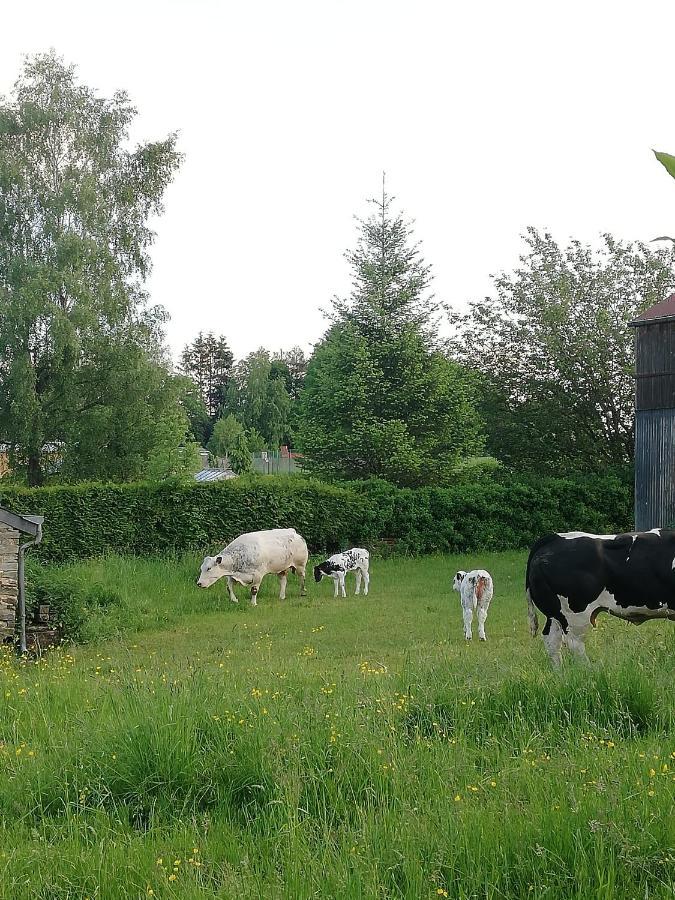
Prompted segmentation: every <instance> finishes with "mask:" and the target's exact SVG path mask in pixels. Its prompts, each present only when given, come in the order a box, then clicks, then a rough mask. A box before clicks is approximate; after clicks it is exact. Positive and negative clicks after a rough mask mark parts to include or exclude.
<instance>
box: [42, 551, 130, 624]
mask: <svg viewBox="0 0 675 900" xmlns="http://www.w3.org/2000/svg"><path fill="white" fill-rule="evenodd" d="M120 600H121V597H120V595H119V594H118V593H117V592H116V591H114V590H111V589H110V588H108V587H105V586H104V585H100V584H96V583H93V584H92V582H91V581H90V579H89V578H87V577H86V573H84V572H82V573H77V572H73V571H69V570H66V569H60V568H59V567H58V566H49V567H45V566H42V565H41V564H40V563H39V562H37V561H36V560H34V559H30V560H28V563H27V566H26V611H27V613H28V615H29V617H31V616H32V614H33V612H34V611H35V610H36V609H37V607H38V606H39V605H40V604H43V603H47V604H49V606H50V620H51V621H53V622H55V623H56V624H57V626H58V628H59V631H60V633H61V637H67V638H73V639H76V638H79V637H80V635H81V632H82V628H83V626H84V624H85V622H86V621H87V620H88V619H89V618H90V617H91V614H92V612H94V611H95V610H96V609H99V610H101V609H105V608H107V607H109V606H111V605H113V604H118V603H120Z"/></svg>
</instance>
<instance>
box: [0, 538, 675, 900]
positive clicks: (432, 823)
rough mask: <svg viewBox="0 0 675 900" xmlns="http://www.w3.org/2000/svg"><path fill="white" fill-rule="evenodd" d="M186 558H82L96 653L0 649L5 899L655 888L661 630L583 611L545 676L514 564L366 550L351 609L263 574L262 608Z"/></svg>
mask: <svg viewBox="0 0 675 900" xmlns="http://www.w3.org/2000/svg"><path fill="white" fill-rule="evenodd" d="M197 562H198V561H197V560H195V559H194V558H187V559H181V560H174V561H172V560H146V561H143V562H139V561H136V560H130V559H120V558H114V557H113V558H110V559H108V560H104V561H98V562H95V563H91V564H87V565H81V566H78V567H77V569H76V572H77V574H78V575H79V577H84V578H88V579H90V580H91V582H92V583H95V584H98V585H100V586H103V587H104V588H113V587H114V589H115V591H116V592H117V594H118V596H119V602H118V603H116V604H113V605H111V606H107V607H106V608H105V610H104V613H103V615H102V616H101V617H100V618H91V619H89V620H88V621H87V625H86V627H87V629H88V636H89V637H90V639H92V640H93V639H94V638H97V640H98V641H99V642H98V643H93V644H92V645H91V646H87V647H80V648H77V649H75V648H73V649H68V648H62V649H60V650H58V651H56V652H54V653H52V654H50V655H49V656H47V657H46V658H43V659H42V660H40V661H38V662H25V661H24V662H16V661H14V660H13V659H12V658H11V657H10V656H6V657H5V658H4V659H3V661H2V665H1V666H0V728H1V729H2V735H1V737H2V747H1V748H0V766H1V767H2V776H3V777H2V778H0V822H1V823H2V825H1V827H2V845H1V846H2V849H1V850H0V874H1V878H0V896H3V897H8V898H18V900H20V898H24V897H25V898H71V897H77V898H80V897H91V898H94V897H100V898H118V897H119V898H138V897H146V896H155V897H166V898H188V900H190V898H202V897H226V898H229V897H232V898H240V897H241V898H248V897H261V896H264V897H271V898H277V897H279V898H310V897H333V898H351V897H354V898H371V897H373V898H390V897H392V898H393V897H401V898H403V897H405V898H427V897H428V898H432V897H442V896H446V895H447V896H449V897H454V898H462V900H464V898H467V900H468V898H478V897H480V898H504V897H513V898H520V897H536V898H561V900H562V898H579V900H581V898H584V900H586V898H595V897H599V898H606V900H608V898H615V897H622V898H623V897H626V898H629V897H639V898H644V897H648V898H659V897H669V896H671V895H672V890H673V887H674V886H675V879H674V866H675V849H674V848H675V815H674V813H675V808H674V803H673V800H674V790H673V788H674V786H675V781H674V780H673V778H674V776H675V739H674V736H673V710H674V709H675V699H674V697H673V692H672V688H671V685H672V681H673V663H672V660H673V650H674V649H675V642H674V640H673V631H672V628H671V627H669V626H668V624H663V623H662V624H659V623H651V624H648V625H645V626H643V627H642V628H640V629H636V628H633V627H630V626H627V625H624V624H623V623H620V622H617V621H610V620H605V621H603V620H602V619H601V620H599V622H600V627H599V628H598V630H597V631H596V632H594V633H593V634H592V635H591V639H590V641H589V654H590V656H591V657H592V659H593V661H594V662H593V666H592V667H591V669H590V670H588V669H583V668H581V667H578V666H576V665H573V664H571V663H570V664H568V665H567V666H566V667H565V670H564V672H563V674H562V675H561V676H559V675H555V674H553V673H552V672H551V671H550V670H549V667H548V662H547V660H546V659H545V654H544V651H543V648H542V646H541V645H540V643H539V641H534V642H532V641H531V640H530V638H529V636H528V635H527V628H526V622H525V609H524V601H523V597H522V568H523V559H522V556H520V555H518V554H500V555H495V556H492V557H487V558H483V559H481V560H477V559H471V558H468V559H467V558H463V559H458V558H446V559H442V558H427V559H421V560H414V561H408V560H402V559H392V560H388V561H386V562H381V561H375V562H374V564H373V573H372V575H373V577H372V590H371V594H370V595H369V597H368V598H355V597H352V596H350V597H347V599H346V600H337V601H335V600H333V598H332V585H330V584H326V583H325V582H322V583H321V585H312V586H311V588H310V597H309V598H307V599H302V600H301V599H300V598H299V597H298V596H297V586H296V583H295V582H292V583H290V582H291V579H289V583H290V584H289V592H288V593H289V599H288V600H287V601H285V602H280V601H279V600H277V599H276V596H277V585H276V584H275V583H274V581H273V580H272V579H269V584H264V586H263V590H262V591H261V595H260V598H259V600H260V602H259V606H258V607H257V608H256V609H252V608H251V607H250V606H249V605H248V604H247V603H244V602H240V604H239V605H238V606H235V605H233V604H231V603H230V602H229V600H226V593H225V588H224V585H217V586H215V587H214V588H212V589H210V590H208V591H200V590H199V589H198V588H196V586H195V585H194V580H195V577H196V571H197V570H196V568H195V564H196V563H197ZM478 562H480V563H482V564H483V565H486V566H487V568H489V569H490V570H491V571H492V573H493V575H494V577H495V584H496V593H495V598H494V600H493V604H492V608H491V610H490V615H489V617H488V622H487V633H488V639H489V640H488V643H487V644H479V643H478V642H475V643H473V644H470V645H466V644H465V642H464V639H463V634H462V624H461V614H460V609H459V601H458V599H457V595H455V594H452V593H451V591H450V590H449V587H450V583H451V574H452V573H453V571H455V570H456V569H457V568H459V567H460V565H461V567H463V568H468V567H470V566H472V565H474V564H476V563H478ZM243 593H244V592H243V591H240V595H241V596H242V600H243V599H244V597H243ZM103 637H105V638H106V639H107V640H106V643H101V642H100V641H101V639H102V638H103ZM178 860H179V862H177V861H178ZM150 892H152V893H150Z"/></svg>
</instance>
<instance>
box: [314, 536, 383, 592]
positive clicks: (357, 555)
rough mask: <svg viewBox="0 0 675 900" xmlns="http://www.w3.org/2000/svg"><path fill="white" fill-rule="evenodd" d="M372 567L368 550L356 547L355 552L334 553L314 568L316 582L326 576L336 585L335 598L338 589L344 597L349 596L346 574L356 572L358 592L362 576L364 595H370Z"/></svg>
mask: <svg viewBox="0 0 675 900" xmlns="http://www.w3.org/2000/svg"><path fill="white" fill-rule="evenodd" d="M369 565H370V555H369V553H368V551H367V550H364V549H363V548H362V547H354V549H353V550H345V552H344V553H334V554H333V556H329V557H328V559H327V560H325V562H322V563H320V564H319V565H318V566H314V580H315V581H321V579H322V578H323V577H324V575H325V576H326V577H327V578H332V579H333V583H334V584H335V593H334V594H333V596H334V597H337V595H338V588H339V589H340V590H341V591H342V596H343V597H346V596H347V591H346V590H345V573H346V572H354V571H356V591H355V593H357V594H358V593H360V592H361V576H363V593H364V595H365V594H367V593H368V585H369V584H370V575H369V574H368V566H369Z"/></svg>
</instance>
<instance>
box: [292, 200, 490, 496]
mask: <svg viewBox="0 0 675 900" xmlns="http://www.w3.org/2000/svg"><path fill="white" fill-rule="evenodd" d="M372 202H373V203H374V204H375V206H376V211H375V213H374V214H373V215H372V216H371V217H370V218H368V219H366V220H361V221H359V240H358V243H357V246H356V249H355V250H353V251H351V252H349V253H347V254H346V258H347V259H348V260H349V262H350V264H351V266H352V270H353V279H352V291H351V293H350V295H349V297H347V298H344V299H341V298H336V299H335V300H334V302H333V308H332V310H331V311H330V313H329V318H330V321H331V326H330V328H329V330H328V332H327V333H326V335H325V337H324V339H323V341H322V342H321V343H320V344H319V345H318V346H317V348H316V350H315V352H314V356H313V357H312V359H311V361H310V364H309V367H308V371H307V376H306V379H305V382H304V387H303V392H302V396H301V405H300V426H299V441H298V443H299V447H300V449H301V450H302V452H303V453H304V456H305V461H304V463H303V465H304V467H305V468H307V469H309V470H311V471H314V472H316V473H317V474H320V475H323V476H326V477H334V478H366V477H369V476H380V477H383V478H386V479H388V480H390V481H392V482H395V483H397V484H402V485H423V484H437V483H442V482H444V481H447V480H449V479H450V478H451V477H452V473H453V469H454V466H455V464H456V462H457V460H458V458H459V457H460V456H464V455H467V454H470V453H474V452H476V451H478V450H479V449H480V448H481V446H482V442H481V423H480V420H479V417H478V415H477V413H476V411H475V408H474V405H473V381H472V378H471V377H470V376H469V375H468V374H467V373H466V372H465V371H464V370H463V369H462V368H461V366H460V365H458V364H456V363H453V362H450V361H449V360H447V359H446V358H445V357H444V356H443V355H442V354H441V352H440V350H439V349H438V347H437V339H436V335H435V326H436V313H437V311H438V309H439V304H438V303H436V302H435V300H434V298H433V296H432V294H431V292H430V282H431V269H430V266H429V265H427V264H426V263H425V262H424V259H423V258H422V254H421V250H420V246H419V244H417V243H414V242H413V235H412V227H411V225H410V223H409V222H407V221H406V219H405V218H404V217H403V216H402V215H400V214H395V213H394V212H393V201H392V198H390V197H389V196H388V195H387V194H386V191H385V190H384V186H383V192H382V198H381V200H374V201H372Z"/></svg>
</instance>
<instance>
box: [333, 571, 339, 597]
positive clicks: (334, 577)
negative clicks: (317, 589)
mask: <svg viewBox="0 0 675 900" xmlns="http://www.w3.org/2000/svg"><path fill="white" fill-rule="evenodd" d="M331 578H332V579H333V585H334V587H335V591H334V592H333V597H337V595H338V591H339V590H340V577H339V576H338V575H331Z"/></svg>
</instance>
